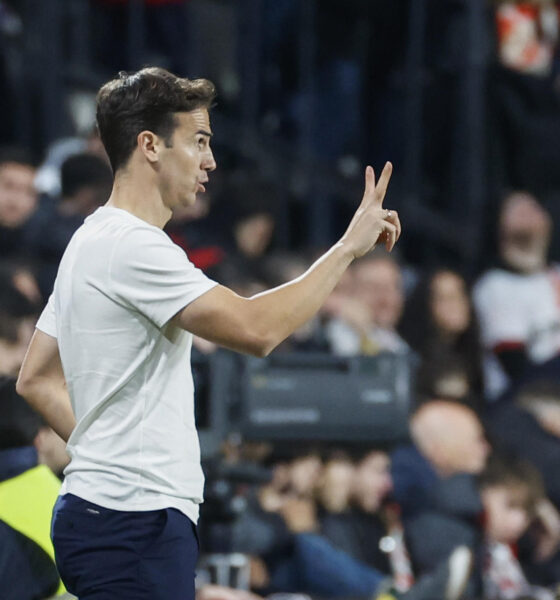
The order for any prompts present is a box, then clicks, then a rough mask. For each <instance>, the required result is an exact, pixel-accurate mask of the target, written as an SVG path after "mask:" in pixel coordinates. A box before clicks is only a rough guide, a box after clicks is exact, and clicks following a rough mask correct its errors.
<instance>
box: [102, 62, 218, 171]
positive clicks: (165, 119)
mask: <svg viewBox="0 0 560 600" xmlns="http://www.w3.org/2000/svg"><path fill="white" fill-rule="evenodd" d="M215 97H216V88H215V87H214V84H213V83H212V82H211V81H208V79H187V78H182V77H177V76H176V75H173V73H170V72H169V71H166V70H165V69H161V68H159V67H147V68H145V69H141V70H140V71H137V72H136V73H125V72H124V71H121V72H120V73H119V76H118V77H117V78H116V79H112V80H111V81H108V82H107V83H106V84H105V85H103V87H102V88H101V89H100V90H99V92H98V94H97V126H98V128H99V135H100V137H101V141H102V142H103V145H104V146H105V150H106V151H107V155H108V156H109V161H110V163H111V167H112V169H113V173H116V172H117V170H118V169H120V168H121V167H124V166H125V165H126V163H127V162H128V160H129V158H130V156H131V154H132V152H133V151H134V148H135V147H136V139H137V137H138V134H139V133H140V132H141V131H145V130H149V131H152V132H154V133H155V134H156V135H158V136H160V137H162V138H163V140H164V141H165V144H166V145H167V146H168V147H170V146H171V137H172V135H173V132H174V130H175V128H176V126H177V121H176V119H175V113H177V112H190V111H193V110H196V109H197V108H206V109H209V108H210V107H211V106H212V104H213V102H214V99H215Z"/></svg>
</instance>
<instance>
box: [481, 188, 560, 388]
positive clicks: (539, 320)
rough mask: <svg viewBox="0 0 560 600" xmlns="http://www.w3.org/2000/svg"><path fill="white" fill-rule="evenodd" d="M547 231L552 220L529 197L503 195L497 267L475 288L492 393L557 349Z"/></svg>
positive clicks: (556, 275) (557, 315)
mask: <svg viewBox="0 0 560 600" xmlns="http://www.w3.org/2000/svg"><path fill="white" fill-rule="evenodd" d="M551 233H552V222H551V219H550V217H549V215H548V213H547V212H546V211H545V210H544V209H543V208H542V207H541V205H540V204H539V203H538V202H537V200H536V199H535V198H534V197H533V196H531V195H529V194H526V193H522V192H514V193H512V194H510V195H509V196H508V197H507V198H506V200H505V202H504V204H503V207H502V210H501V215H500V221H499V251H500V259H501V261H502V265H501V266H500V267H499V268H494V269H491V270H489V271H487V272H486V273H485V274H484V275H483V276H482V277H481V279H480V280H479V281H478V282H477V284H476V286H475V289H474V300H475V305H476V308H477V311H478V315H479V319H480V325H481V332H482V342H483V345H484V347H485V348H486V351H487V358H486V366H485V369H486V390H487V394H488V395H490V396H491V397H496V396H497V395H498V394H499V393H501V392H503V391H504V389H505V388H506V387H507V385H508V384H509V383H510V382H512V381H516V380H518V379H519V378H520V377H521V376H522V375H523V374H524V372H525V371H526V370H527V368H528V367H531V366H532V365H535V364H539V363H543V362H545V361H547V360H549V359H551V358H553V357H555V356H557V355H558V354H559V352H560V304H559V303H558V301H557V297H558V285H559V282H560V270H559V268H558V266H557V265H552V264H549V263H548V262H547V252H548V247H549V244H550V239H551Z"/></svg>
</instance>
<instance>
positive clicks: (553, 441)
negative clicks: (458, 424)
mask: <svg viewBox="0 0 560 600" xmlns="http://www.w3.org/2000/svg"><path fill="white" fill-rule="evenodd" d="M487 423H488V429H489V431H490V433H491V434H492V436H493V438H494V440H495V442H496V444H500V447H501V448H502V449H503V451H504V452H507V453H508V454H513V455H516V456H520V457H522V458H524V459H526V460H528V461H530V462H531V463H532V464H533V465H535V466H536V467H537V468H538V469H539V471H540V473H541V474H542V476H543V479H544V484H545V488H546V492H547V495H548V496H549V497H550V499H551V500H552V502H553V503H554V504H555V505H556V507H557V508H560V481H558V464H560V427H559V423H560V385H559V384H558V383H557V382H555V381H547V380H537V381H534V382H532V383H528V384H526V385H524V386H523V387H521V389H520V390H518V391H516V392H514V393H512V394H508V395H507V396H506V397H504V398H503V399H502V400H501V401H500V402H497V403H496V404H495V405H494V406H492V407H491V408H490V410H489V414H488V418H487Z"/></svg>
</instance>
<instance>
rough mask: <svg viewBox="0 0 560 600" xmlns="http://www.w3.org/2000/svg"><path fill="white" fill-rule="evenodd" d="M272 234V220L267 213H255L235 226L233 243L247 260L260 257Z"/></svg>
mask: <svg viewBox="0 0 560 600" xmlns="http://www.w3.org/2000/svg"><path fill="white" fill-rule="evenodd" d="M273 233H274V219H273V218H272V216H271V215H269V214H267V213H257V214H254V215H250V216H249V217H247V218H246V219H243V220H242V221H240V222H239V223H238V224H237V225H236V226H235V241H236V243H237V246H238V248H239V249H240V250H241V252H242V253H243V254H244V255H245V256H248V257H249V258H257V257H259V256H262V255H263V254H264V253H265V251H266V249H267V248H268V246H269V245H270V242H271V241H272V234H273Z"/></svg>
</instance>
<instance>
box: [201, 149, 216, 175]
mask: <svg viewBox="0 0 560 600" xmlns="http://www.w3.org/2000/svg"><path fill="white" fill-rule="evenodd" d="M202 168H203V169H204V170H205V171H209V172H210V171H214V170H215V169H216V161H215V160H214V154H213V153H212V150H209V151H208V154H207V155H206V156H205V157H204V161H203V163H202Z"/></svg>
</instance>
